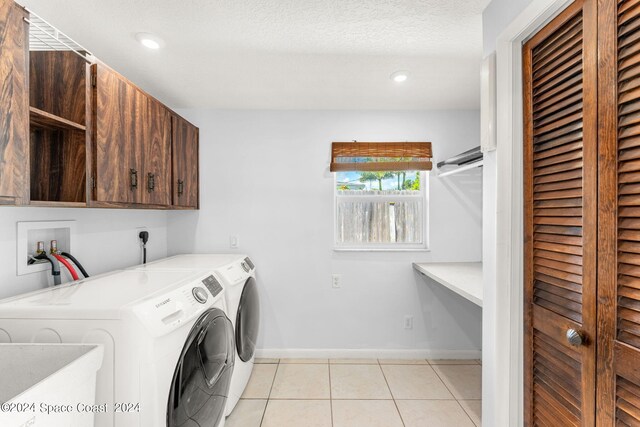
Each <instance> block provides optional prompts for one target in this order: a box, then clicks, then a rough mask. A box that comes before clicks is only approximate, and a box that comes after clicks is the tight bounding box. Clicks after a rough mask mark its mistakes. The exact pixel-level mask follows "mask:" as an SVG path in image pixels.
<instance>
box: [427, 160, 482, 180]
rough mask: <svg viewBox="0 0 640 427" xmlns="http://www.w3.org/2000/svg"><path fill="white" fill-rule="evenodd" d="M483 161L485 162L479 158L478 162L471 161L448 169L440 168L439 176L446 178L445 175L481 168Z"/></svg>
mask: <svg viewBox="0 0 640 427" xmlns="http://www.w3.org/2000/svg"><path fill="white" fill-rule="evenodd" d="M483 163H484V162H483V160H478V161H477V162H473V163H469V164H466V165H464V166H459V167H457V168H455V169H449V170H446V171H442V170H440V168H438V177H439V178H444V177H445V176H451V175H455V174H458V173H460V172H464V171H468V170H470V169H475V168H481V167H482V165H483Z"/></svg>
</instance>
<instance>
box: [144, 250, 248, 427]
mask: <svg viewBox="0 0 640 427" xmlns="http://www.w3.org/2000/svg"><path fill="white" fill-rule="evenodd" d="M134 269H137V270H146V271H172V270H174V271H175V270H189V271H204V270H213V271H214V276H215V277H216V278H217V280H219V281H220V282H221V283H222V285H223V286H224V289H225V297H226V301H227V308H228V313H229V318H230V319H231V321H232V322H233V326H234V331H235V341H236V355H237V356H238V357H237V358H236V363H235V368H234V373H233V378H232V380H231V389H230V391H229V400H228V401H227V411H226V413H227V415H229V414H230V413H231V411H232V410H233V408H234V407H235V405H236V404H237V402H238V400H239V399H240V397H241V396H242V393H243V392H244V389H245V388H246V386H247V383H248V382H249V378H250V377H251V372H252V371H253V364H254V353H255V349H256V341H257V339H258V332H259V329H260V301H259V298H258V288H257V286H256V278H255V277H256V270H255V265H254V264H253V262H252V261H251V259H250V258H249V257H248V256H246V255H242V254H186V255H176V256H173V257H170V258H165V259H161V260H157V261H154V262H151V263H148V264H145V265H142V266H138V267H134Z"/></svg>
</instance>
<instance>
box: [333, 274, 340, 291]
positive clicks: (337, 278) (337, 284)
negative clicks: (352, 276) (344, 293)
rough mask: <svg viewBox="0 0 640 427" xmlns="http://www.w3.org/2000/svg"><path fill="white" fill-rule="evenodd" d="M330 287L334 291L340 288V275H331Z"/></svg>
mask: <svg viewBox="0 0 640 427" xmlns="http://www.w3.org/2000/svg"><path fill="white" fill-rule="evenodd" d="M331 286H332V287H333V288H334V289H338V288H341V287H342V274H332V275H331Z"/></svg>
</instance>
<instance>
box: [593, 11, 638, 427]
mask: <svg viewBox="0 0 640 427" xmlns="http://www.w3.org/2000/svg"><path fill="white" fill-rule="evenodd" d="M599 14H600V20H599V26H598V31H599V43H600V45H599V50H600V54H599V57H600V68H599V74H598V81H599V85H600V86H599V94H598V103H599V108H600V111H599V114H598V116H599V118H600V123H599V126H600V165H599V166H600V173H599V187H600V191H599V195H598V197H599V203H600V217H599V221H600V223H599V236H598V241H599V248H598V297H599V298H598V302H599V305H598V325H599V329H598V340H597V345H598V392H597V396H598V425H599V426H603V427H604V426H607V427H613V426H614V425H615V426H637V425H640V93H639V92H640V91H639V88H640V65H639V64H640V10H639V4H638V1H633V0H620V1H617V0H601V1H600V10H599Z"/></svg>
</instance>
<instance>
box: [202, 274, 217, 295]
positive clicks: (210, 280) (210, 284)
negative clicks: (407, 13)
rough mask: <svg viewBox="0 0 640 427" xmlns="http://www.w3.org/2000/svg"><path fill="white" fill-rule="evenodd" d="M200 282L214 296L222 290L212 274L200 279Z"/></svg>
mask: <svg viewBox="0 0 640 427" xmlns="http://www.w3.org/2000/svg"><path fill="white" fill-rule="evenodd" d="M202 284H203V285H205V286H206V287H207V289H209V292H211V295H213V296H214V297H216V296H218V294H219V293H220V292H222V285H221V284H220V282H218V281H217V280H216V278H215V277H213V275H209V276H207V277H205V278H204V279H203V280H202Z"/></svg>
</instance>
